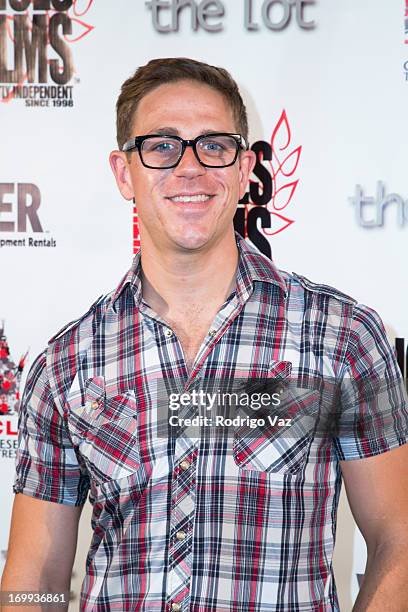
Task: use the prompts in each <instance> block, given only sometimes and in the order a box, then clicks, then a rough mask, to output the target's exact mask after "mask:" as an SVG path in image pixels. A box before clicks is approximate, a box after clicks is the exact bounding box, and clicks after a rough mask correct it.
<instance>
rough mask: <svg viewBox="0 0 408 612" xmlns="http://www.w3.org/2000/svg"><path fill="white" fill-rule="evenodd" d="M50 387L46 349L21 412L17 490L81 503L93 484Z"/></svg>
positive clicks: (33, 369) (33, 370) (35, 367)
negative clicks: (75, 448) (76, 450)
mask: <svg viewBox="0 0 408 612" xmlns="http://www.w3.org/2000/svg"><path fill="white" fill-rule="evenodd" d="M79 461H80V459H78V457H77V454H76V453H75V450H74V447H73V445H72V443H71V440H70V438H69V435H68V432H67V427H66V424H65V421H64V418H63V416H61V414H60V412H59V411H58V409H57V407H56V405H55V403H54V401H53V398H52V394H51V390H50V385H49V382H48V376H47V368H46V352H45V351H44V352H43V353H41V354H40V355H39V356H38V357H37V359H36V360H35V362H34V363H33V365H32V367H31V369H30V372H29V374H28V378H27V382H26V385H25V388H24V393H23V397H22V401H21V405H20V409H19V415H18V448H17V456H16V462H15V477H14V484H13V491H14V493H25V494H26V495H30V496H31V497H37V498H39V499H42V500H45V501H51V502H56V503H59V504H66V505H69V506H80V505H83V504H84V503H85V501H86V498H87V494H88V490H89V487H90V481H89V476H88V474H87V472H86V468H85V466H84V465H81V464H80V463H79Z"/></svg>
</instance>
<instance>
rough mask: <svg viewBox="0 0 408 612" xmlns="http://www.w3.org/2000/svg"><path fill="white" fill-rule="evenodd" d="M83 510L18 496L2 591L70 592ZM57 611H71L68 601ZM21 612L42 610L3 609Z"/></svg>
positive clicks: (8, 607) (35, 608)
mask: <svg viewBox="0 0 408 612" xmlns="http://www.w3.org/2000/svg"><path fill="white" fill-rule="evenodd" d="M82 508H83V506H68V505H64V504H58V503H54V502H48V501H43V500H40V499H36V498H34V497H30V496H29V495H24V494H22V493H18V494H16V496H15V499H14V504H13V512H12V517H11V527H10V537H9V546H8V553H7V562H6V566H5V568H4V572H3V576H2V581H1V590H2V591H44V592H49V593H51V592H52V593H62V592H64V591H65V592H66V593H68V592H69V589H70V583H71V573H72V566H73V563H74V558H75V551H76V546H77V536H78V523H79V518H80V516H81V511H82ZM47 609H48V610H51V609H54V608H50V607H48V608H47ZM55 609H56V610H61V612H62V611H63V610H67V609H68V601H67V604H66V606H57V607H56V608H55ZM18 610H25V611H28V610H32V611H33V612H34V611H35V610H41V606H37V607H30V608H27V607H22V606H21V607H20V606H4V607H3V608H2V612H17V611H18Z"/></svg>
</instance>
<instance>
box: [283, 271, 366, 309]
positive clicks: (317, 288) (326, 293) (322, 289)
mask: <svg viewBox="0 0 408 612" xmlns="http://www.w3.org/2000/svg"><path fill="white" fill-rule="evenodd" d="M280 273H281V275H282V276H283V278H284V279H285V282H286V284H287V285H288V286H289V287H290V288H291V289H292V290H293V291H300V292H301V293H305V292H306V293H310V294H312V295H314V296H316V297H317V298H318V297H323V298H327V297H330V298H333V299H334V300H336V301H338V302H342V303H344V304H350V305H351V306H355V305H357V304H358V300H356V299H355V298H353V297H352V296H350V295H348V294H347V293H344V292H343V291H340V290H339V289H337V287H333V286H331V285H327V284H324V283H318V282H315V281H312V280H310V279H309V278H307V277H306V276H303V275H302V274H298V273H297V272H292V273H289V272H285V271H280Z"/></svg>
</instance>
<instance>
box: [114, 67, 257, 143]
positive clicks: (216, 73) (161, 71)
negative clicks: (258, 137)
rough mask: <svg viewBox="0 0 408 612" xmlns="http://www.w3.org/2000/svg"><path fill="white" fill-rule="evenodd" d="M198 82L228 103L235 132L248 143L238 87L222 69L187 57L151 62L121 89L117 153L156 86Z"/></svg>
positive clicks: (117, 116) (117, 127) (117, 119)
mask: <svg viewBox="0 0 408 612" xmlns="http://www.w3.org/2000/svg"><path fill="white" fill-rule="evenodd" d="M182 80H183V81H184V80H190V81H198V82H199V83H202V84H204V85H209V86H210V87H213V88H214V89H216V90H217V91H219V92H220V93H221V94H222V95H223V96H224V98H226V100H227V102H228V103H229V105H230V107H231V109H232V112H233V116H234V121H235V123H236V126H237V128H238V129H239V131H240V133H241V134H242V136H244V138H245V139H246V140H247V141H248V118H247V112H246V108H245V104H244V102H243V100H242V98H241V94H240V93H239V89H238V85H237V84H236V82H235V81H234V79H233V78H232V77H231V75H230V74H229V72H227V70H225V69H224V68H218V67H216V66H211V65H209V64H205V63H204V62H198V61H196V60H193V59H190V58H187V57H168V58H163V59H154V60H151V61H150V62H149V63H148V64H146V65H145V66H140V67H139V68H138V69H137V70H136V72H135V73H134V74H133V75H132V76H131V77H130V78H129V79H127V80H126V81H125V82H124V83H123V85H122V88H121V92H120V95H119V97H118V101H117V103H116V137H117V141H118V146H119V149H122V147H123V145H124V144H125V142H126V141H127V140H129V138H131V136H132V134H131V129H132V120H133V117H134V114H135V111H136V109H137V106H138V104H139V102H140V100H141V99H142V98H143V97H144V96H145V95H147V94H148V93H150V92H151V91H152V90H153V89H155V88H156V87H159V86H160V85H163V84H166V83H169V82H176V81H182Z"/></svg>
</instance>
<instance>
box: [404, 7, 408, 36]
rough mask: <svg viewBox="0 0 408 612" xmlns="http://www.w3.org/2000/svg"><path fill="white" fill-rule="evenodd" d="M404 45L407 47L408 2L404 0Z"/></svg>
mask: <svg viewBox="0 0 408 612" xmlns="http://www.w3.org/2000/svg"><path fill="white" fill-rule="evenodd" d="M405 44H406V45H408V0H405Z"/></svg>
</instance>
